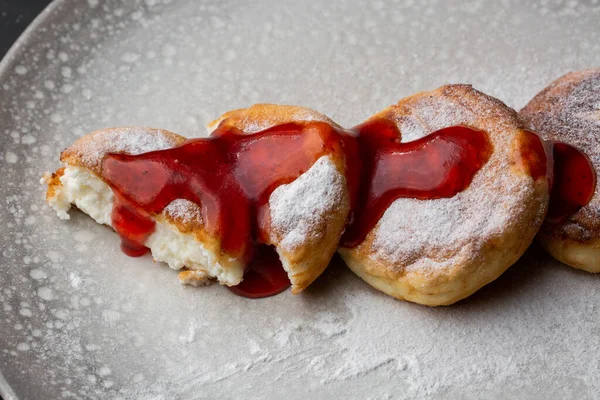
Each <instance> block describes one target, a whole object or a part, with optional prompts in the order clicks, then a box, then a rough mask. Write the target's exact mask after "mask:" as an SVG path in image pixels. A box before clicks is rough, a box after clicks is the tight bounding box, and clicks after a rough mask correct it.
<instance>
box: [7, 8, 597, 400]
mask: <svg viewBox="0 0 600 400" xmlns="http://www.w3.org/2000/svg"><path fill="white" fill-rule="evenodd" d="M599 20H600V5H599V3H598V1H597V0H588V1H578V2H577V1H556V2H555V1H540V2H524V1H517V0H515V1H510V0H505V1H491V0H490V1H483V0H473V1H466V2H458V1H442V0H439V1H434V0H425V1H410V0H402V1H395V2H392V1H389V2H388V1H371V2H361V1H354V0H336V1H331V2H322V1H296V0H281V1H268V0H264V1H255V2H246V1H240V0H226V1H196V0H179V1H176V0H172V1H171V0H162V1H161V0H145V1H140V0H136V1H125V0H123V1H116V0H107V1H102V0H87V1H82V0H59V1H56V2H54V3H53V4H52V5H51V6H50V7H49V8H48V9H47V10H46V11H45V12H44V13H43V14H42V15H41V16H40V17H39V18H38V19H37V20H36V21H35V23H34V24H33V25H32V26H31V27H30V28H29V29H28V30H27V32H26V33H25V34H24V35H23V37H22V38H21V39H20V40H19V41H18V43H17V44H16V45H15V47H14V48H13V49H12V50H11V52H10V53H9V55H8V56H7V57H6V58H5V59H4V60H3V61H2V63H1V64H0V88H1V91H0V99H1V102H0V103H1V108H0V201H1V202H0V226H1V227H2V234H1V236H0V251H1V264H0V370H1V373H2V375H0V391H2V393H3V394H4V396H5V398H8V399H11V398H13V396H16V397H18V398H22V399H34V398H39V399H42V398H82V399H90V398H101V399H106V398H128V399H129V398H144V399H147V398H151V399H163V398H164V399H173V398H257V399H263V398H274V399H275V398H287V399H305V398H332V397H338V398H365V399H367V398H368V399H387V398H482V397H484V398H513V397H520V398H540V399H546V398H579V399H584V398H593V397H596V396H597V395H598V393H600V379H598V376H600V357H599V356H598V354H599V352H600V323H599V320H598V310H599V306H600V296H598V293H599V290H600V280H599V277H598V276H593V275H590V274H586V273H581V272H578V271H575V270H573V269H571V268H568V267H566V266H564V265H561V264H560V263H557V262H554V261H552V260H551V259H550V258H549V257H548V256H546V255H545V254H544V253H543V252H541V251H540V250H539V249H538V248H536V247H533V248H532V249H530V250H529V251H528V253H527V254H526V255H525V256H524V257H523V258H522V259H521V261H519V262H518V263H517V264H516V265H515V266H513V267H512V268H510V270H509V271H508V272H507V273H506V274H504V275H503V276H502V277H501V278H500V279H498V280H497V281H496V282H494V283H492V284H490V285H488V286H487V287H485V288H484V289H482V290H480V291H479V292H478V293H477V294H475V295H474V296H472V297H471V298H469V299H467V300H466V301H462V302H460V303H459V304H456V305H454V306H451V307H442V308H426V307H422V306H417V305H414V304H409V303H405V302H400V301H396V300H394V299H392V298H390V297H387V296H385V295H383V294H380V293H378V292H376V291H374V290H372V289H371V288H370V287H369V286H368V285H366V284H365V283H363V282H362V281H361V280H360V279H358V278H357V277H355V276H354V275H353V274H352V273H351V272H349V270H347V269H346V267H345V266H344V265H343V263H342V262H340V261H339V260H334V262H333V263H332V265H331V267H330V268H329V269H328V271H327V272H326V273H325V274H324V276H322V277H321V278H320V279H319V280H318V281H317V282H316V283H315V285H313V286H312V287H311V288H310V290H308V291H307V292H306V293H304V294H302V295H300V296H293V295H291V294H290V293H283V294H281V295H279V296H276V297H272V298H268V299H264V300H248V299H245V298H240V297H236V296H235V295H233V294H232V293H230V292H229V291H228V290H225V289H224V288H221V287H219V286H218V285H212V286H210V287H205V288H192V287H183V286H181V285H180V284H179V282H178V279H177V274H176V272H174V271H172V270H170V269H169V268H166V267H165V266H164V265H156V264H153V263H152V261H151V258H150V257H148V256H146V257H143V258H141V259H132V258H128V257H127V256H125V255H124V254H122V253H121V251H120V250H119V239H118V237H117V236H116V235H115V234H114V233H112V232H111V231H110V230H109V229H107V228H105V227H102V226H99V225H97V224H95V223H94V222H93V221H92V220H91V219H90V218H87V217H85V216H84V215H82V214H80V213H78V212H73V213H72V219H71V220H70V221H61V220H59V219H58V218H56V216H55V215H54V214H53V212H52V211H51V210H50V209H49V208H48V207H47V206H46V205H45V204H44V200H43V195H44V188H43V186H42V185H40V183H39V179H40V177H41V175H42V173H43V172H45V171H47V170H53V169H55V168H56V167H58V165H59V163H58V156H59V153H60V151H61V150H62V149H64V148H65V147H67V146H68V145H70V144H71V143H72V142H73V141H74V140H75V139H76V138H78V137H80V136H81V135H83V134H84V133H86V132H90V131H93V130H96V129H101V128H105V127H111V126H123V125H144V126H154V127H160V128H165V129H168V130H171V131H174V132H177V133H179V134H182V135H186V136H190V137H194V136H202V135H204V134H205V130H204V124H206V123H207V122H209V121H210V120H211V119H213V118H215V117H217V116H219V115H220V114H221V113H223V112H225V111H227V110H230V109H235V108H239V107H246V106H249V105H251V104H253V103H256V102H274V103H283V104H298V105H303V106H308V107H311V108H314V109H316V110H319V111H321V112H323V113H325V114H328V115H329V116H331V117H332V118H333V119H335V120H336V121H338V122H339V123H341V124H342V125H346V126H352V125H354V124H356V123H359V122H361V121H362V120H364V119H365V118H366V117H368V116H370V115H372V114H374V113H375V112H377V111H379V110H381V109H383V108H384V107H386V106H388V105H390V104H392V103H394V102H396V101H397V100H399V99H400V98H402V97H404V96H407V95H410V94H412V93H415V92H418V91H421V90H429V89H434V88H436V87H437V86H439V85H441V84H444V83H458V82H462V83H471V84H473V85H474V86H475V87H476V88H477V89H480V90H482V91H484V92H487V93H489V94H491V95H493V96H496V97H499V98H500V99H502V100H504V101H505V102H506V103H507V104H509V105H510V106H513V107H516V108H520V107H522V106H523V105H524V104H525V103H526V102H527V101H528V100H529V99H530V98H531V97H532V96H533V95H534V94H535V93H537V92H538V91H539V90H540V89H542V88H543V87H544V86H545V85H546V84H548V83H549V82H550V81H551V80H553V79H554V78H556V77H558V76H560V75H562V74H563V73H566V72H568V71H571V70H577V69H583V68H586V67H591V66H598V65H600V29H599V28H598V21H599ZM1 376H3V378H1ZM13 392H14V393H13Z"/></svg>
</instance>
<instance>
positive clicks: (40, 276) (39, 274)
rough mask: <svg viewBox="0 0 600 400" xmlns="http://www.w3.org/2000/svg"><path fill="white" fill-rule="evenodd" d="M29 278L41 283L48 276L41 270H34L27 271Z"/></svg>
mask: <svg viewBox="0 0 600 400" xmlns="http://www.w3.org/2000/svg"><path fill="white" fill-rule="evenodd" d="M29 276H30V277H31V278H32V279H35V280H36V281H42V280H44V279H46V278H48V274H47V273H46V271H44V270H43V269H38V268H34V269H32V270H31V271H29Z"/></svg>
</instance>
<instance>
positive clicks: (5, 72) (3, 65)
mask: <svg viewBox="0 0 600 400" xmlns="http://www.w3.org/2000/svg"><path fill="white" fill-rule="evenodd" d="M65 2H66V0H52V1H51V2H50V4H48V5H47V6H46V7H45V8H44V9H43V10H42V11H41V12H40V13H39V14H38V15H37V16H36V17H35V18H34V20H33V21H32V22H31V23H30V24H29V26H27V28H25V30H24V31H23V33H21V35H19V37H18V38H17V40H15V42H14V43H13V44H12V46H10V48H9V49H8V51H7V52H6V54H5V55H4V57H3V58H2V60H0V82H2V81H4V80H6V79H7V78H8V77H9V76H10V74H11V72H10V68H11V67H12V66H13V65H14V63H15V62H16V61H17V59H18V58H19V56H20V55H22V52H24V51H25V49H26V48H27V44H29V41H30V40H31V39H32V37H33V35H34V33H35V32H37V30H38V28H40V26H42V25H43V23H45V22H46V20H47V19H48V17H49V16H50V15H51V14H52V13H53V12H54V11H55V10H56V9H57V8H59V7H60V6H61V5H62V4H63V3H65ZM0 395H1V396H2V398H4V399H5V400H17V399H18V397H17V395H16V393H15V392H14V390H13V389H12V388H11V386H10V384H9V383H8V381H7V380H6V378H5V377H4V375H3V374H2V370H0Z"/></svg>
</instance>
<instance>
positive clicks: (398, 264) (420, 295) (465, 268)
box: [339, 85, 548, 305]
mask: <svg viewBox="0 0 600 400" xmlns="http://www.w3.org/2000/svg"><path fill="white" fill-rule="evenodd" d="M371 118H386V119H389V120H391V121H394V122H395V123H396V124H397V125H398V126H399V128H400V130H401V132H402V134H403V141H407V139H408V140H414V139H416V138H419V137H423V136H425V135H427V134H429V133H431V132H432V131H434V130H437V129H442V128H444V127H448V126H452V125H465V126H469V127H472V128H475V129H480V130H484V131H486V132H487V133H488V135H489V138H490V141H491V143H492V145H493V147H494V151H493V154H492V156H491V157H490V160H489V161H488V163H487V164H486V165H485V166H484V167H483V168H482V170H481V171H480V172H479V173H478V174H477V175H476V177H475V178H474V180H473V183H472V184H471V186H470V187H469V188H467V189H466V190H465V191H464V192H463V193H461V194H459V195H457V196H456V197H457V198H459V199H460V200H457V201H462V199H467V200H465V202H464V207H463V208H461V207H457V208H456V209H457V210H458V212H457V215H456V216H454V217H451V218H450V219H449V221H450V222H448V221H439V224H447V225H450V227H449V228H448V233H449V235H450V236H451V237H454V236H456V241H455V242H449V243H446V242H444V240H443V239H440V237H435V236H432V240H431V241H428V240H422V241H421V242H420V245H419V246H415V247H414V248H412V249H404V250H403V251H399V250H397V249H395V248H394V245H393V244H394V243H396V246H397V247H398V248H400V247H402V243H403V242H410V241H411V240H414V237H415V236H419V235H421V234H422V232H419V228H421V229H423V228H422V227H419V226H414V227H413V226H408V225H405V226H403V227H402V228H397V230H398V232H391V230H394V229H396V228H395V227H393V226H391V223H390V221H392V222H393V221H394V215H391V214H393V212H398V211H401V210H400V209H398V207H396V208H394V206H395V204H392V205H391V206H390V208H389V209H388V211H386V214H384V216H383V217H382V219H381V220H380V221H379V223H378V224H377V225H376V226H375V228H374V229H373V230H372V231H371V232H370V233H369V234H368V235H367V237H366V239H365V241H364V242H363V243H362V244H360V245H359V246H357V247H356V248H352V249H346V248H340V249H339V252H340V254H341V255H342V258H344V260H345V261H346V263H347V264H348V266H349V267H350V268H351V269H352V270H353V271H354V272H355V273H357V275H359V276H360V277H361V278H363V279H364V280H365V281H367V282H368V283H369V284H371V285H372V286H374V287H375V288H377V289H379V290H381V291H383V292H385V293H388V294H390V295H391V296H394V297H396V298H399V299H405V300H409V301H413V302H417V303H420V304H426V305H448V304H452V303H454V302H456V301H458V300H460V299H463V298H465V297H467V296H469V295H470V294H472V293H473V292H475V291H476V290H478V289H479V288H481V287H482V286H484V285H486V284H487V283H489V282H491V281H492V280H494V279H496V278H497V277H498V276H500V275H501V274H502V273H503V272H504V271H505V270H506V269H507V268H508V267H509V266H510V265H512V264H513V263H514V262H516V261H517V259H518V258H519V257H520V256H521V255H522V254H523V252H524V251H525V250H526V249H527V247H528V246H529V244H530V243H531V241H532V240H533V238H534V236H535V233H536V232H537V230H538V228H539V226H540V225H541V223H542V220H543V217H544V215H545V212H546V208H547V203H548V186H547V182H546V180H545V179H539V180H537V181H533V179H531V178H530V177H529V176H528V171H527V170H526V168H523V165H526V163H523V162H521V160H520V159H519V158H520V157H521V154H522V152H523V150H522V148H523V147H524V146H525V141H524V136H523V135H522V130H523V129H524V125H523V123H522V121H521V119H520V118H519V116H518V115H517V113H516V112H515V111H514V110H512V109H510V108H509V107H507V106H506V105H504V104H503V103H502V102H501V101H499V100H497V99H494V98H492V97H490V96H487V95H485V94H483V93H481V92H478V91H477V90H475V89H473V88H472V87H471V86H470V85H448V86H443V87H441V88H439V89H437V90H434V91H432V92H422V93H418V94H416V95H414V96H411V97H408V98H406V99H403V100H401V101H400V102H399V103H398V104H396V105H393V106H391V107H389V108H387V109H386V110H384V111H382V112H381V113H378V114H376V115H375V116H373V117H371ZM469 198H470V199H471V200H470V202H469V201H468V199H469ZM411 201H412V200H411ZM444 201H445V200H429V201H427V202H430V203H427V204H429V205H431V206H430V207H431V208H428V209H427V208H425V207H424V210H425V211H423V212H425V213H426V215H424V217H425V218H427V217H430V218H436V215H435V212H434V211H433V210H435V209H436V206H435V205H436V204H438V203H439V204H442V203H443V202H444ZM477 201H480V202H485V201H490V202H491V203H490V204H492V205H493V207H494V208H492V209H485V210H476V207H475V206H476V204H477ZM417 202H421V201H419V200H414V201H412V202H411V203H410V206H409V207H411V208H412V207H415V210H414V211H412V210H408V211H407V213H418V212H419V210H417V207H416V206H420V205H423V204H425V203H417ZM405 203H406V202H405ZM399 204H400V202H399ZM402 204H404V203H402ZM440 207H441V206H440ZM407 215H408V214H407ZM498 215H502V217H503V218H502V219H499V222H498V223H497V226H496V225H494V226H492V228H493V229H492V228H489V227H488V228H486V224H487V221H488V220H492V219H494V218H499V217H498ZM473 221H475V222H473ZM435 222H437V221H434V223H435ZM468 223H471V224H473V226H474V228H473V229H472V235H471V236H469V235H460V234H457V233H456V232H457V231H459V230H460V229H462V227H463V226H464V225H467V224H468ZM410 229H412V230H413V231H410ZM486 229H487V230H486ZM386 230H387V231H386ZM412 232H414V233H412ZM442 232H443V231H442ZM382 238H383V239H382ZM386 239H387V240H386ZM438 241H439V243H438Z"/></svg>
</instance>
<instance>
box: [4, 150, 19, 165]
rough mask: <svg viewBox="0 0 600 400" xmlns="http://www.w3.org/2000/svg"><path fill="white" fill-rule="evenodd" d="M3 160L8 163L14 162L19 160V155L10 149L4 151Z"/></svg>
mask: <svg viewBox="0 0 600 400" xmlns="http://www.w3.org/2000/svg"><path fill="white" fill-rule="evenodd" d="M4 160H5V161H6V162H7V163H9V164H15V163H16V162H17V161H19V156H17V155H16V154H15V153H13V152H12V151H7V152H6V153H4Z"/></svg>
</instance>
